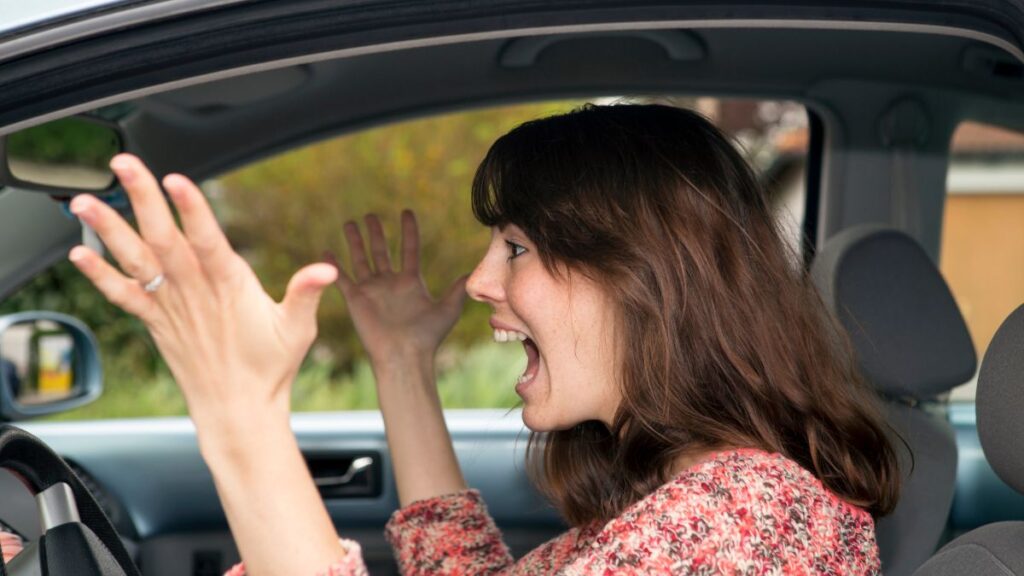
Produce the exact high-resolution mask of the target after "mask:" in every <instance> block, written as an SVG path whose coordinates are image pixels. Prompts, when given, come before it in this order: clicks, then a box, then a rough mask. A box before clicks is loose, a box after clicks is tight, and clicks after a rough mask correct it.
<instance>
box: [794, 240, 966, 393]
mask: <svg viewBox="0 0 1024 576" xmlns="http://www.w3.org/2000/svg"><path fill="white" fill-rule="evenodd" d="M811 273H812V276H813V278H814V282H815V283H816V284H817V286H818V290H819V291H820V292H821V296H822V299H823V300H824V301H825V304H826V306H828V307H829V308H830V309H831V311H832V312H833V313H834V314H835V315H836V317H837V318H839V321H840V322H841V323H842V325H843V327H845V328H846V330H847V332H849V335H850V339H851V340H852V342H853V346H854V348H855V351H856V353H857V357H858V359H859V361H860V365H861V370H862V371H863V373H864V376H865V377H866V378H867V379H868V381H869V382H870V383H871V384H872V385H873V386H874V387H875V389H876V390H878V391H879V392H881V393H883V394H886V395H889V396H894V397H910V398H916V399H925V398H930V397H933V396H935V395H936V394H940V393H942V392H945V391H947V390H949V389H950V388H953V387H954V386H958V385H960V384H963V383H964V382H967V381H968V380H970V379H971V377H972V376H974V371H975V369H976V367H977V356H976V354H975V352H974V345H973V344H972V342H971V336H970V333H969V332H968V331H967V325H966V324H965V323H964V318H963V316H962V315H961V314H960V309H959V308H958V307H957V305H956V302H955V301H954V300H953V295H952V294H951V293H950V291H949V287H948V286H947V285H946V281H945V280H943V279H942V275H941V274H940V273H939V270H938V269H937V268H936V267H935V264H934V263H933V262H932V260H931V258H929V257H928V254H926V253H925V251H924V249H923V248H921V246H920V245H919V244H918V243H917V242H916V241H915V240H914V239H913V238H911V237H910V236H907V235H906V234H904V233H902V232H900V231H898V230H892V229H888V228H883V227H879V226H857V227H853V228H849V229H846V230H844V231H842V232H840V233H839V234H837V235H835V236H834V237H832V238H831V239H829V241H828V242H826V243H825V246H824V247H823V248H822V250H821V251H820V252H819V253H818V255H817V257H816V259H815V261H814V266H813V268H812V271H811Z"/></svg>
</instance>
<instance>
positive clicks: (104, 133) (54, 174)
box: [0, 116, 124, 193]
mask: <svg viewBox="0 0 1024 576" xmlns="http://www.w3.org/2000/svg"><path fill="white" fill-rule="evenodd" d="M123 149H124V146H123V139H122V138H121V131H120V129H119V128H118V127H117V125H116V124H113V123H110V122H107V121H105V120H100V119H97V118H92V117H86V116H72V117H70V118H61V119H60V120H54V121H52V122H47V123H45V124H40V125H38V126H32V127H31V128H26V129H24V130H19V131H18V132H13V133H11V134H8V135H6V136H4V137H3V139H2V141H0V151H2V152H3V154H2V156H3V163H2V167H0V177H2V180H3V184H7V185H10V186H14V187H17V188H22V189H25V190H38V191H42V192H64V193H66V192H69V191H71V192H75V191H81V192H100V191H103V190H106V189H108V188H110V187H111V186H113V184H114V182H115V178H114V173H113V172H111V170H110V167H109V164H110V160H111V158H113V157H114V156H115V155H117V154H118V153H120V152H121V151H122V150H123Z"/></svg>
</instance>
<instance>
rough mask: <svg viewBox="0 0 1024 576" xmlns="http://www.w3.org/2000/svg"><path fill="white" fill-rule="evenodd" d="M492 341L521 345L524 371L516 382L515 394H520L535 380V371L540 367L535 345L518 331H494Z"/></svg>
mask: <svg viewBox="0 0 1024 576" xmlns="http://www.w3.org/2000/svg"><path fill="white" fill-rule="evenodd" d="M494 341H495V342H522V343H523V350H524V351H525V352H526V370H524V371H523V375H522V376H520V377H519V379H518V380H517V381H516V392H520V393H521V392H522V389H523V387H524V386H526V385H528V384H529V383H530V382H533V379H534V378H536V376H537V370H538V368H539V367H540V349H539V348H538V347H537V343H536V342H534V341H533V339H531V338H530V337H529V336H527V335H526V334H524V333H522V332H519V331H518V330H502V329H495V330H494Z"/></svg>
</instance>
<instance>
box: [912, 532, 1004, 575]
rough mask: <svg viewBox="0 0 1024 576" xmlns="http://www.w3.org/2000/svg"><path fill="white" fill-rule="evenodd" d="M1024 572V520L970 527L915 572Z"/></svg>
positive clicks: (922, 573)
mask: <svg viewBox="0 0 1024 576" xmlns="http://www.w3.org/2000/svg"><path fill="white" fill-rule="evenodd" d="M1016 574H1024V522H996V523H995V524H989V525H987V526H982V527H981V528H978V529H976V530H971V531H970V532H968V533H967V534H964V535H963V536H961V537H960V538H957V539H956V540H954V541H952V542H950V543H949V544H947V545H946V546H944V547H943V548H942V550H939V552H938V554H936V555H935V556H934V557H932V559H931V560H929V561H928V562H926V563H925V565H924V566H921V569H920V570H918V571H917V572H915V573H914V576H1013V575H1016Z"/></svg>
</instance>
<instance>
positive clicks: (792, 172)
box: [4, 97, 807, 419]
mask: <svg viewBox="0 0 1024 576" xmlns="http://www.w3.org/2000/svg"><path fill="white" fill-rule="evenodd" d="M622 100H623V99H622V98H603V99H594V100H589V101H592V102H598V103H611V102H617V101H622ZM628 100H629V101H656V102H660V103H666V104H672V105H679V106H685V107H690V108H694V109H696V110H698V111H700V112H701V113H703V114H705V115H706V116H708V117H709V118H711V119H712V120H713V121H714V122H715V123H716V124H717V125H719V126H720V127H721V128H722V129H723V130H724V131H725V132H726V133H728V134H729V135H730V136H732V137H733V138H734V140H735V141H736V142H737V143H738V144H739V145H740V147H741V148H742V149H743V150H744V152H745V154H746V155H747V157H748V158H749V159H750V161H751V163H752V165H753V166H754V167H755V169H756V170H757V172H758V173H759V174H760V175H761V177H762V178H763V180H764V182H765V188H766V193H767V194H768V196H769V200H770V202H771V205H772V206H773V208H774V209H775V211H776V214H777V215H778V218H779V221H780V225H781V227H782V229H783V231H784V233H785V234H786V239H787V241H788V242H790V244H791V245H792V246H793V248H794V250H796V249H798V247H799V246H800V245H801V242H800V238H801V223H802V220H803V206H804V176H803V175H804V168H803V164H804V159H805V157H806V148H807V132H806V130H807V128H806V127H807V116H806V112H805V109H804V107H803V106H801V105H799V104H796V103H792V102H766V101H757V100H720V99H715V98H665V97H658V98H629V99H628ZM583 102H584V101H583V100H579V101H558V102H543V103H535V104H525V105H515V106H503V107H498V108H485V109H477V110H470V111H464V112H458V113H452V114H445V115H438V116H433V117H428V118H423V119H417V120H412V121H407V122H402V123H396V124H391V125H386V126H381V127H376V128H371V129H368V130H364V131H361V132H357V133H353V134H348V135H344V136H341V137H338V138H334V139H330V140H325V141H322V142H319V143H316V144H312V145H309V146H306V147H303V148H300V149H296V150H293V151H290V152H286V153H284V154H281V155H278V156H275V157H272V158H269V159H265V160H262V161H259V162H256V163H254V164H251V165H248V166H246V167H244V168H241V169H239V170H236V171H234V172H231V173H229V174H225V175H222V176H221V177H219V178H217V179H215V180H211V181H208V182H206V183H204V184H203V189H204V191H205V192H206V193H207V194H208V196H209V197H210V199H211V203H212V204H213V206H214V209H215V211H216V212H217V215H218V218H219V219H220V220H221V222H222V224H223V225H224V227H225V229H226V231H227V233H228V236H229V239H230V240H231V242H232V245H233V246H234V247H235V248H236V249H237V250H238V251H239V252H240V253H241V254H242V255H243V256H244V257H245V258H246V259H247V260H248V261H249V262H250V264H251V265H252V266H253V267H254V269H255V270H256V272H257V274H258V275H259V277H260V278H261V279H262V280H263V282H264V284H265V285H266V287H267V289H268V291H269V292H270V293H271V295H273V296H274V297H276V298H277V297H280V296H281V295H282V294H283V293H284V289H285V286H286V283H287V281H288V278H289V277H290V275H291V274H292V273H293V272H294V271H295V270H296V269H297V268H298V267H299V266H301V265H303V264H306V263H309V262H312V261H316V260H318V259H320V258H321V255H322V254H323V251H324V250H333V251H334V252H335V253H336V254H338V255H339V257H340V258H341V259H342V261H343V263H344V264H346V265H347V260H348V254H347V246H346V245H345V242H344V239H343V234H342V230H341V226H342V224H343V223H344V222H345V221H347V220H351V219H359V218H361V216H362V215H363V214H365V213H366V212H375V213H377V214H379V215H380V216H381V217H382V219H383V221H384V227H385V232H386V233H388V235H389V237H392V238H393V235H394V234H395V233H396V232H397V224H398V215H399V212H400V210H401V209H402V208H412V209H413V210H415V211H416V213H417V215H418V217H419V223H420V231H421V238H422V258H423V263H422V269H423V271H424V274H425V280H426V282H427V285H428V286H429V287H430V289H431V290H432V291H433V293H434V294H438V293H440V292H441V291H442V290H443V289H445V288H446V287H447V286H448V285H449V283H450V282H451V281H452V280H453V279H454V278H455V277H457V276H458V275H461V274H465V273H468V272H470V271H471V270H472V269H473V267H474V266H475V264H476V262H477V260H478V259H479V258H480V256H481V255H482V254H483V252H484V250H485V247H486V245H487V242H488V240H489V231H488V230H486V229H485V228H483V227H482V226H480V225H479V224H478V223H477V222H476V221H475V219H474V218H473V215H472V212H471V210H470V204H469V192H470V182H471V180H472V177H473V173H474V171H475V169H476V166H477V164H478V163H479V162H480V160H481V159H482V158H483V155H484V154H485V153H486V151H487V149H488V147H489V146H490V144H491V143H492V142H493V141H494V140H495V139H496V138H498V137H499V136H500V135H502V134H504V133H505V132H507V131H508V130H510V129H512V128H513V127H515V126H517V125H519V124H520V123H522V122H524V121H526V120H530V119H534V118H540V117H543V116H547V115H550V114H554V113H558V112H564V111H568V110H570V109H572V108H574V107H576V106H578V105H580V104H582V103H583ZM393 239H394V240H397V238H393ZM393 248H394V246H393ZM4 308H5V309H7V310H16V309H21V310H25V309H40V308H44V309H51V310H63V311H68V312H70V313H72V314H75V315H77V316H79V317H80V318H83V320H85V321H86V322H87V323H88V324H89V325H90V326H92V327H93V328H94V329H95V330H96V333H97V337H98V339H99V341H100V343H101V348H102V353H103V359H104V361H105V364H104V368H105V371H106V379H105V385H106V390H105V393H104V396H103V397H102V398H101V399H100V400H98V401H97V402H95V403H94V404H92V405H90V406H87V407H84V408H82V409H79V410H76V411H74V412H70V413H67V414H62V415H60V416H58V418H63V419H83V418H104V417H137V416H155V415H176V414H184V413H185V406H184V402H183V401H182V399H181V396H180V394H179V393H178V392H177V390H176V388H175V386H174V383H173V381H172V379H171V378H170V375H169V374H168V372H167V370H166V367H165V366H164V365H163V364H162V362H161V361H160V359H159V356H158V355H157V354H156V351H155V349H154V347H153V345H152V343H151V341H150V339H149V338H148V336H146V335H145V331H144V329H143V328H142V327H141V325H140V324H139V323H138V322H136V321H134V320H132V319H130V318H128V317H127V316H125V315H124V314H121V313H119V312H117V311H116V310H115V309H114V308H113V307H112V306H110V305H107V304H105V303H104V302H103V300H102V297H101V296H99V294H98V293H96V292H95V290H93V289H92V288H91V287H90V286H89V285H88V283H87V282H86V281H85V280H84V279H83V278H81V277H80V276H79V275H78V273H77V272H76V271H75V270H74V269H73V268H72V267H71V266H70V265H68V264H67V263H62V264H59V265H58V266H56V267H55V268H54V269H52V270H51V271H49V272H47V273H45V274H43V275H41V276H40V277H38V278H36V279H35V280H34V281H33V282H32V283H31V284H30V285H29V286H27V287H26V288H25V289H23V290H21V291H20V292H19V293H18V294H16V295H15V296H14V297H13V298H12V299H10V300H8V301H7V302H5V303H4ZM489 314H490V311H489V309H488V308H487V307H486V306H484V305H481V304H478V303H475V302H472V301H470V300H467V304H466V308H465V311H464V313H463V316H462V319H461V320H460V321H459V323H458V324H457V325H456V327H455V329H454V330H453V332H452V334H451V336H450V337H449V338H448V340H447V341H446V342H445V344H444V346H443V348H442V350H441V351H440V353H439V355H438V359H437V369H438V384H439V389H440V392H441V398H442V402H443V404H444V406H445V408H511V407H513V406H515V405H517V403H518V397H517V396H516V394H515V391H514V384H515V381H516V379H517V377H518V375H519V373H520V372H521V371H522V370H523V368H524V366H525V355H524V353H523V351H522V348H521V346H519V345H515V344H498V343H495V342H492V341H491V340H492V336H491V330H490V328H489V326H488V325H487V318H488V316H489ZM319 326H320V332H319V334H320V336H319V339H318V341H317V343H316V344H315V345H314V347H313V350H312V352H311V354H310V356H309V358H308V360H307V361H306V363H305V364H304V366H303V369H302V371H301V372H300V374H299V377H298V379H297V381H296V383H295V388H294V396H293V406H294V408H295V410H297V411H327V410H351V409H374V408H375V407H376V394H375V391H374V385H373V377H372V372H371V370H370V367H369V364H368V362H367V361H366V358H365V356H364V353H363V350H362V347H361V345H360V344H359V341H358V338H357V337H356V334H355V332H354V330H353V328H352V325H351V322H350V321H349V319H348V316H347V312H346V309H345V305H344V301H343V300H342V298H341V296H340V295H339V294H338V293H337V292H336V291H334V290H330V291H329V292H328V294H327V295H326V297H325V298H324V299H323V302H322V305H321V309H320V318H319Z"/></svg>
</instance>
